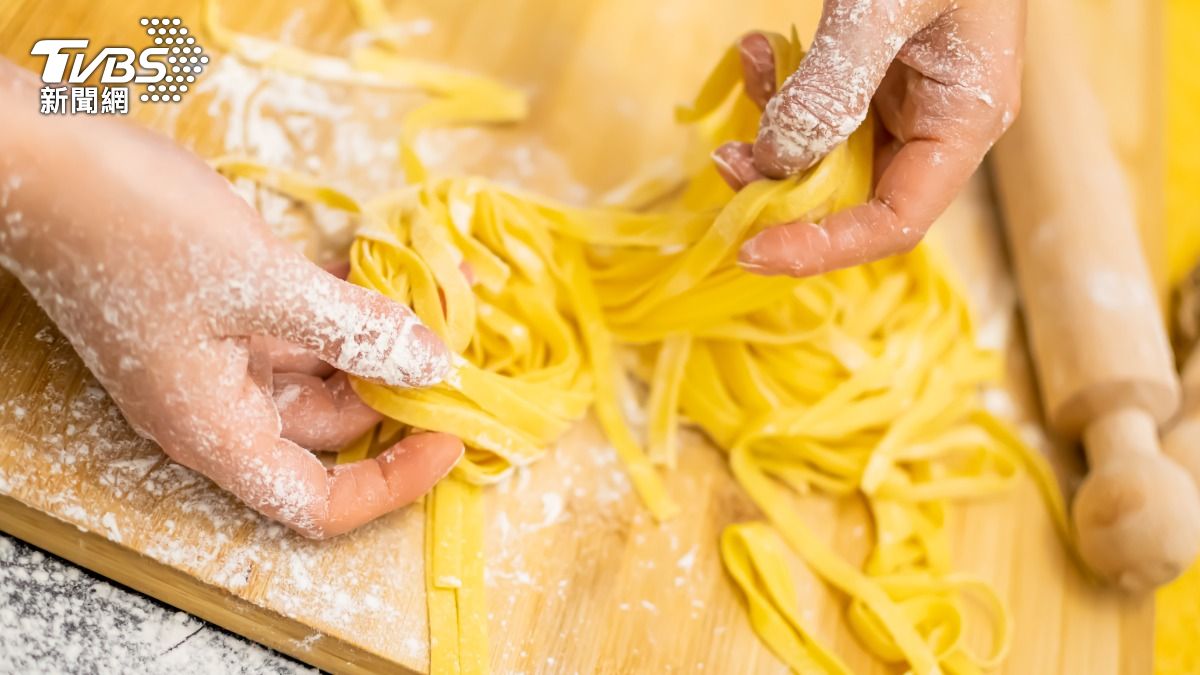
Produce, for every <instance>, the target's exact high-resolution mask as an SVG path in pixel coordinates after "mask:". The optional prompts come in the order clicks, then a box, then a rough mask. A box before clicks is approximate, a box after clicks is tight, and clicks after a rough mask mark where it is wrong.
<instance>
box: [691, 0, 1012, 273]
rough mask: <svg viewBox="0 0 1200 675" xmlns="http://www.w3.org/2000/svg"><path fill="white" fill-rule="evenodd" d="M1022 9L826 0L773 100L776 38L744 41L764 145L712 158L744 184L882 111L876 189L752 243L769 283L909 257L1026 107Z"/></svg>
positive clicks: (758, 268) (800, 166) (730, 146)
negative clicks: (809, 40)
mask: <svg viewBox="0 0 1200 675" xmlns="http://www.w3.org/2000/svg"><path fill="white" fill-rule="evenodd" d="M1024 27H1025V3H1024V0H907V2H905V0H879V1H877V2H875V1H870V0H825V7H824V12H823V15H822V17H821V23H820V26H819V28H818V30H817V34H816V37H815V39H814V41H813V44H812V48H811V49H810V50H809V52H808V53H807V54H806V55H805V58H804V60H803V61H802V62H801V64H800V67H799V68H798V69H797V70H796V72H795V73H793V74H792V75H791V76H790V77H789V78H788V79H787V81H786V82H785V83H784V84H783V87H782V88H781V89H780V90H779V91H778V92H776V91H775V72H774V60H773V57H772V54H771V47H770V44H769V43H768V42H767V40H766V39H765V38H764V37H763V36H762V35H759V34H756V33H751V34H749V35H747V36H745V37H744V38H742V41H741V43H740V45H739V46H740V49H741V54H742V65H743V71H744V74H745V82H746V91H747V93H748V94H749V95H750V97H751V98H752V99H754V100H755V102H756V103H758V104H759V105H760V106H762V107H763V108H764V112H763V117H762V122H761V124H760V128H759V133H758V138H757V139H756V140H755V142H754V143H753V145H751V144H748V143H727V144H725V145H723V146H721V147H720V148H718V149H717V151H716V152H715V153H714V160H715V161H716V163H717V167H718V170H719V171H721V173H722V175H723V176H724V177H725V179H726V180H727V181H728V182H729V183H730V184H731V185H732V186H733V187H734V188H735V189H736V188H740V187H741V186H743V185H745V184H746V183H749V182H751V181H753V180H757V179H759V178H762V177H764V176H766V177H770V178H783V177H785V176H787V175H790V174H794V173H797V172H800V171H803V170H804V169H807V168H808V167H810V166H812V165H813V164H814V163H815V162H816V161H817V160H819V159H820V158H821V157H823V156H825V154H826V153H828V152H829V151H830V150H831V149H833V148H834V147H835V146H836V145H838V144H839V143H841V142H843V141H845V140H846V138H847V137H848V136H849V135H850V133H851V132H853V131H854V130H855V129H856V128H857V127H858V125H859V124H860V123H861V122H862V121H863V120H864V119H865V118H866V115H867V110H868V108H869V107H870V105H871V103H872V102H873V103H874V106H875V112H876V115H877V119H878V121H879V122H880V124H878V125H877V129H878V130H879V133H878V136H879V138H878V143H877V149H876V154H875V194H874V197H873V198H872V199H871V200H870V201H869V202H867V203H865V204H862V205H859V206H856V207H853V208H850V209H847V210H845V211H841V212H839V213H835V214H833V215H831V216H829V217H827V218H825V219H824V220H823V221H822V222H821V223H819V224H818V223H807V222H794V223H787V224H784V225H778V226H775V227H772V228H769V229H767V230H764V231H763V232H761V233H759V234H758V235H757V236H754V237H752V238H751V239H749V240H748V241H746V242H745V244H743V246H742V249H741V251H740V253H739V256H738V259H739V262H740V263H741V264H742V266H743V267H744V268H745V269H747V270H749V271H751V272H756V273H759V274H787V275H791V276H798V277H799V276H809V275H813V274H820V273H822V272H827V271H830V270H835V269H839V268H842V267H848V266H852V265H858V264H860V263H865V262H870V261H872V260H877V259H880V258H884V257H887V256H890V255H894V254H897V253H903V252H905V251H908V250H910V249H912V248H913V247H914V246H916V244H917V243H918V242H919V241H920V240H921V238H922V237H924V235H925V232H926V231H927V230H928V229H929V226H930V225H931V224H932V223H933V221H934V219H935V218H937V216H938V215H940V214H941V213H942V211H944V210H945V209H946V207H947V206H948V205H949V204H950V202H951V201H952V200H953V198H954V196H955V195H956V194H957V193H958V191H959V190H960V189H961V188H962V186H963V184H964V183H966V181H967V179H968V178H970V176H971V173H972V172H973V171H974V170H975V168H976V167H977V166H979V163H980V162H981V161H982V159H983V156H984V154H985V153H986V152H987V150H988V149H989V148H990V147H991V146H992V144H993V143H994V142H995V141H996V140H997V139H998V138H999V137H1000V136H1001V135H1002V134H1003V133H1004V131H1005V130H1006V129H1007V128H1008V126H1009V125H1010V124H1011V123H1012V121H1013V119H1014V118H1015V117H1016V115H1017V111H1018V109H1019V107H1020V74H1021V51H1022V45H1023V40H1024Z"/></svg>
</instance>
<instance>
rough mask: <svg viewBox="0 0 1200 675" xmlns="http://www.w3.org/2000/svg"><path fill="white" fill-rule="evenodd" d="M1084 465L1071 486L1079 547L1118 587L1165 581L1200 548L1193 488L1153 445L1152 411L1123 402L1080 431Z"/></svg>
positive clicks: (1198, 497) (1199, 508) (1199, 514)
mask: <svg viewBox="0 0 1200 675" xmlns="http://www.w3.org/2000/svg"><path fill="white" fill-rule="evenodd" d="M1083 442H1084V447H1085V448H1086V450H1087V456H1088V464H1089V466H1090V471H1089V472H1088V475H1087V478H1086V479H1085V480H1084V482H1083V484H1082V485H1081V486H1080V488H1079V491H1078V492H1077V493H1076V494H1075V503H1074V508H1073V509H1072V511H1073V518H1074V521H1075V531H1076V534H1077V536H1078V541H1079V551H1080V553H1081V554H1082V555H1083V558H1084V559H1085V560H1086V561H1087V562H1088V564H1089V565H1090V566H1092V568H1093V569H1094V570H1095V571H1096V572H1098V573H1099V574H1101V575H1102V576H1104V577H1106V578H1108V579H1110V580H1111V581H1113V582H1115V583H1116V584H1117V585H1119V586H1120V587H1122V588H1124V589H1127V590H1131V591H1142V590H1147V589H1150V588H1153V587H1155V586H1158V585H1159V584H1163V583H1166V582H1167V581H1169V580H1171V579H1172V578H1174V577H1175V576H1176V575H1178V574H1179V573H1180V572H1182V571H1183V570H1184V569H1186V568H1187V567H1188V565H1190V564H1191V563H1192V561H1193V560H1194V559H1195V558H1196V554H1197V553H1198V552H1200V492H1198V490H1197V487H1196V483H1194V482H1193V481H1192V480H1191V477H1190V476H1189V475H1188V473H1187V472H1186V471H1184V470H1183V469H1182V468H1180V467H1179V466H1178V465H1176V464H1175V463H1174V462H1172V461H1171V460H1170V459H1168V458H1167V457H1166V456H1164V455H1163V454H1162V453H1160V452H1159V443H1158V429H1157V425H1156V424H1155V421H1154V418H1153V417H1152V416H1151V415H1150V414H1149V413H1147V412H1146V411H1144V410H1140V409H1138V408H1122V409H1120V410H1116V411H1114V412H1111V413H1108V414H1106V415H1103V416H1101V417H1099V418H1097V419H1095V420H1093V421H1092V422H1091V423H1090V424H1088V425H1087V427H1086V428H1085V429H1084V432H1083Z"/></svg>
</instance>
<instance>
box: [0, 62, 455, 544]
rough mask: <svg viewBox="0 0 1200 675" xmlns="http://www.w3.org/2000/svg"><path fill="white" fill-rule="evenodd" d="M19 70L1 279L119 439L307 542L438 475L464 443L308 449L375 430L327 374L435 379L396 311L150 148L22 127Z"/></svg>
mask: <svg viewBox="0 0 1200 675" xmlns="http://www.w3.org/2000/svg"><path fill="white" fill-rule="evenodd" d="M19 70H20V69H17V68H16V67H15V66H13V65H12V64H9V63H6V62H4V61H3V60H2V59H0V120H3V122H2V123H0V265H2V266H3V267H6V268H8V269H9V270H10V271H12V272H13V273H14V274H15V275H16V276H17V277H18V279H20V281H21V282H22V283H23V284H24V285H25V287H26V288H27V289H28V290H29V292H30V293H31V294H32V295H33V297H34V298H35V299H36V300H37V302H38V304H39V305H41V306H42V308H43V309H45V311H46V312H47V313H48V314H49V315H50V318H51V319H53V320H54V322H55V323H56V324H57V325H58V327H59V329H60V330H61V331H62V332H63V334H64V335H65V336H66V337H67V338H68V339H69V340H70V341H71V343H72V345H73V346H74V347H75V349H76V351H78V352H79V354H80V356H81V357H82V358H83V360H84V362H85V364H86V365H87V366H88V368H90V369H91V371H92V373H93V374H94V375H95V376H96V378H97V379H98V380H99V381H100V383H101V384H102V385H103V386H104V387H105V388H106V389H107V390H108V392H109V394H110V395H111V396H112V398H113V400H114V401H115V402H116V404H117V405H118V406H119V407H120V409H121V411H122V412H123V413H124V415H125V417H126V419H127V420H128V421H129V422H130V424H131V425H132V426H133V427H134V429H136V430H137V431H138V432H139V433H141V434H142V435H144V436H146V437H148V438H150V439H153V440H154V441H156V442H157V443H158V444H159V445H160V446H162V448H163V450H164V451H165V452H166V453H167V455H169V456H170V457H171V458H172V459H174V460H175V461H177V462H179V463H181V464H183V465H185V466H188V467H190V468H192V469H194V470H196V471H199V472H200V473H202V474H204V475H206V476H208V477H209V478H211V479H212V480H213V481H214V482H216V483H217V484H218V485H220V486H221V487H223V488H225V489H227V490H229V491H230V492H232V493H234V494H235V495H236V496H238V497H239V498H241V499H242V500H243V501H244V502H246V503H247V504H248V505H249V506H251V507H252V508H254V509H256V510H258V511H260V512H261V513H263V514H264V515H266V516H268V517H270V518H273V519H275V520H278V521H280V522H282V523H284V524H285V525H287V526H289V527H291V528H293V529H295V530H297V531H298V532H300V533H302V534H304V535H306V536H310V537H318V538H319V537H328V536H333V535H336V534H339V533H342V532H345V531H347V530H349V529H352V528H354V527H357V526H358V525H361V524H363V523H365V522H367V521H369V520H371V519H373V518H375V517H377V516H379V515H382V514H384V513H386V512H388V511H391V510H393V509H395V508H397V507H399V506H402V505H404V504H406V503H409V502H410V501H412V500H414V499H416V498H417V497H419V496H420V495H421V494H423V493H424V492H426V491H427V490H429V489H430V488H431V487H432V486H433V484H434V483H435V482H437V480H439V479H440V478H441V477H442V476H444V475H445V474H446V473H447V472H448V471H450V469H451V468H452V467H453V465H454V463H455V462H456V461H457V460H458V458H459V457H460V456H461V454H462V452H463V447H462V443H461V442H460V441H459V440H458V439H456V438H454V437H452V436H449V435H446V434H436V433H422V434H416V435H412V436H409V437H408V438H406V439H404V440H403V441H401V442H400V443H398V444H397V445H395V446H394V447H392V448H390V449H389V450H387V451H385V452H383V453H382V454H380V455H379V456H378V457H377V458H375V459H369V460H364V461H361V462H356V463H353V464H347V465H340V466H336V467H333V468H331V469H326V468H325V467H324V466H323V465H322V464H321V462H320V461H319V460H318V459H317V457H316V456H315V455H313V454H312V452H310V450H332V449H336V448H338V447H341V446H342V445H345V444H346V443H347V442H349V441H350V440H352V439H354V438H355V437H357V436H358V435H359V434H361V433H363V432H365V431H366V430H367V429H369V428H370V427H371V425H373V424H375V423H376V422H377V421H378V420H379V416H378V415H377V414H376V413H375V412H374V411H372V410H370V409H369V408H367V406H366V405H365V404H363V403H362V402H361V401H360V400H359V399H358V398H357V396H356V395H355V394H354V392H353V391H352V390H351V389H350V387H349V382H348V380H347V377H346V374H345V373H350V374H353V375H356V376H359V377H363V378H366V379H370V380H374V381H378V382H383V383H386V384H389V385H393V386H426V385H430V384H434V383H436V382H438V381H439V380H441V379H442V377H444V375H445V374H446V372H447V370H448V368H449V357H448V354H447V351H446V348H445V347H444V346H443V344H442V343H441V341H440V340H438V339H437V337H436V336H434V334H433V333H432V332H431V331H430V330H429V329H428V328H426V327H425V326H423V325H422V324H421V323H420V322H419V321H418V319H417V318H416V317H415V316H414V315H413V313H412V312H411V311H409V310H408V308H406V307H404V306H402V305H400V304H398V303H395V302H392V301H391V300H388V299H387V298H385V297H383V296H382V295H379V294H377V293H374V292H372V291H368V290H366V289H363V288H360V287H358V286H354V285H352V284H349V283H346V282H345V281H343V280H341V279H339V278H337V277H336V276H334V275H332V274H329V273H327V272H325V271H323V270H322V269H321V268H319V267H317V266H316V265H314V264H312V263H311V262H309V261H307V260H305V259H304V258H303V257H302V256H301V255H300V254H299V253H297V252H296V251H295V250H293V249H291V248H290V247H289V246H287V245H285V244H283V243H281V242H280V241H278V240H276V239H275V238H274V237H273V236H272V235H271V233H270V231H269V229H268V228H267V227H266V226H265V225H264V224H263V223H262V221H261V220H260V218H259V217H258V215H257V214H256V213H255V212H254V210H253V209H251V208H250V207H249V206H248V205H247V204H246V203H245V202H244V201H243V200H242V199H241V198H239V197H238V196H237V195H236V194H235V193H234V192H233V191H232V190H231V188H230V186H229V185H228V184H227V183H226V182H225V180H224V179H222V178H221V177H220V176H218V175H217V174H216V173H215V172H214V171H212V170H211V169H210V168H209V167H208V166H207V165H206V164H204V162H202V161H200V160H199V159H197V158H196V157H194V156H192V155H191V154H189V153H187V152H186V151H184V150H181V149H179V148H178V147H176V146H174V145H173V144H172V143H170V142H169V141H167V140H166V139H164V138H161V137H159V136H156V135H154V134H152V133H150V132H147V131H145V130H142V129H140V128H137V127H134V126H132V125H128V124H125V123H122V122H120V121H116V120H112V119H107V118H103V117H89V116H77V117H55V116H48V117H43V116H41V115H39V114H38V107H37V105H38V97H37V87H38V86H39V84H40V83H38V82H37V80H36V78H33V79H32V81H30V78H28V77H27V74H24V73H23V72H14V71H19ZM335 368H336V369H337V371H335V370H334V369H335ZM338 371H344V372H338ZM302 446H303V447H302Z"/></svg>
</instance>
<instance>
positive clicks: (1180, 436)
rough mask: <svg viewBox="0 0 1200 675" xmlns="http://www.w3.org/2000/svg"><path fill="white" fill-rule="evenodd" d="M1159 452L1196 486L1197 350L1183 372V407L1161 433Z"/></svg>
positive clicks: (1199, 425)
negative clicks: (1182, 471) (1161, 439)
mask: <svg viewBox="0 0 1200 675" xmlns="http://www.w3.org/2000/svg"><path fill="white" fill-rule="evenodd" d="M1163 452H1165V453H1167V456H1168V457H1170V458H1171V459H1173V460H1175V462H1176V463H1177V464H1179V466H1182V467H1183V469H1184V470H1185V471H1187V472H1188V473H1189V474H1190V475H1191V476H1192V480H1193V481H1195V483H1196V485H1197V486H1200V349H1197V350H1196V351H1195V353H1193V354H1192V356H1191V357H1190V358H1189V359H1188V361H1187V365H1186V366H1185V367H1184V369H1183V408H1182V412H1181V413H1180V415H1179V416H1178V417H1177V418H1176V419H1175V420H1173V421H1172V422H1171V423H1170V425H1168V426H1167V428H1166V431H1165V433H1164V434H1163Z"/></svg>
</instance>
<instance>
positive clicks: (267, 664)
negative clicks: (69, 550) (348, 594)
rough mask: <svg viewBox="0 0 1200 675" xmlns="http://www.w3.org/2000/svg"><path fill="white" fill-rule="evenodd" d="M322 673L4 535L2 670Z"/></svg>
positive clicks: (0, 552)
mask: <svg viewBox="0 0 1200 675" xmlns="http://www.w3.org/2000/svg"><path fill="white" fill-rule="evenodd" d="M81 666H83V667H86V668H88V669H89V670H91V671H92V672H133V671H141V672H165V671H170V672H174V673H196V674H203V675H210V674H211V675H221V674H222V673H230V674H232V673H240V674H243V675H246V674H250V673H263V674H265V673H279V674H285V673H307V672H314V671H311V670H309V669H307V668H304V667H303V666H300V665H299V664H296V663H292V662H290V661H287V660H284V659H281V658H280V657H279V656H277V655H275V654H273V653H272V652H270V651H268V650H266V649H264V648H262V647H259V646H257V645H254V644H252V643H247V642H244V641H243V640H241V639H239V638H236V637H233V636H230V635H228V634H226V633H223V632H221V631H219V630H215V629H212V628H208V627H206V624H205V623H204V622H203V621H201V620H199V619H197V618H194V617H191V616H189V615H187V614H185V613H183V612H179V611H176V610H173V609H170V608H168V607H164V606H162V605H160V604H158V603H156V602H153V601H151V600H149V599H147V598H144V597H142V596H140V595H136V594H133V593H129V592H127V591H125V590H123V589H121V588H118V587H116V586H113V585H112V584H109V583H107V582H105V581H101V580H99V579H97V578H95V577H92V576H90V575H88V574H86V573H84V572H82V571H80V570H79V569H78V568H77V567H75V566H73V565H70V564H68V563H64V562H62V561H60V560H58V559H57V558H53V557H49V556H46V555H44V554H42V553H41V552H40V551H37V550H34V549H31V548H27V547H25V546H24V545H22V544H17V543H15V542H14V541H13V540H11V539H9V538H7V537H5V536H3V535H0V671H2V672H24V673H52V672H64V671H68V670H71V671H73V670H75V669H76V668H79V667H81Z"/></svg>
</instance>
